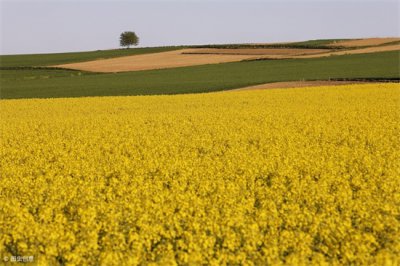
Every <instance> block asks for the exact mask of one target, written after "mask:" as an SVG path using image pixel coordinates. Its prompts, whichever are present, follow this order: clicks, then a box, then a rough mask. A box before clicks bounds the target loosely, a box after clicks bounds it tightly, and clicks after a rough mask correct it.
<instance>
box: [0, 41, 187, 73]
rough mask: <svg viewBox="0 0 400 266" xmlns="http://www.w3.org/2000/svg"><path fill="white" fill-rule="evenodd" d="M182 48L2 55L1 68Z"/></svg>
mask: <svg viewBox="0 0 400 266" xmlns="http://www.w3.org/2000/svg"><path fill="white" fill-rule="evenodd" d="M182 48H184V47H180V46H171V47H150V48H133V49H114V50H99V51H90V52H76V53H56V54H28V55H2V56H0V69H1V68H3V69H4V68H12V67H27V66H51V65H60V64H68V63H76V62H83V61H89V60H96V59H105V58H114V57H121V56H127V55H139V54H149V53H159V52H167V51H172V50H177V49H182Z"/></svg>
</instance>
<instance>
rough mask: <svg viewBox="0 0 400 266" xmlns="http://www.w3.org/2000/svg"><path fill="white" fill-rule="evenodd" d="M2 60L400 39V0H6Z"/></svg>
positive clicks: (0, 46)
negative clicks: (133, 47)
mask: <svg viewBox="0 0 400 266" xmlns="http://www.w3.org/2000/svg"><path fill="white" fill-rule="evenodd" d="M0 3H1V5H0V8H1V9H0V12H1V13H0V15H1V24H0V29H1V39H0V53H1V54H23V53H54V52H72V51H88V50H101V49H114V48H119V35H120V34H121V32H123V31H135V32H136V34H137V35H138V36H139V38H140V45H139V47H146V46H166V45H185V44H217V43H262V42H283V41H301V40H309V39H331V38H362V37H398V36H400V4H399V1H397V0H380V1H379V0H349V1H344V0H314V1H312V0H279V1H278V0H275V1H271V0H265V1H262V0H258V1H256V0H250V1H245V0H236V1H226V0H206V1H204V0H202V1H200V0H189V1H179V0H175V1H173V0H150V1H149V0H148V1H135V0H132V1H128V0H125V1H121V0H120V1H111V0H103V1H97V0H79V1H78V0H74V1H66V0H53V1H50V0H47V1H38V0H24V1H23V0H0Z"/></svg>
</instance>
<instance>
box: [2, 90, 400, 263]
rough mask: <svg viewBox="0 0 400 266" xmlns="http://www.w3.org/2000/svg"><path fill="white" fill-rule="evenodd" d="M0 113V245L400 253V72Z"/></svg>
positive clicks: (25, 103)
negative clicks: (341, 82) (371, 80)
mask: <svg viewBox="0 0 400 266" xmlns="http://www.w3.org/2000/svg"><path fill="white" fill-rule="evenodd" d="M0 117H1V119H0V126H1V142H0V180H1V182H0V256H1V257H0V260H2V258H3V257H5V256H7V257H11V256H28V255H33V256H34V258H35V262H36V263H37V264H38V265H153V264H154V265H178V264H179V265H200V264H201V265H203V264H207V265H227V264H229V265H310V264H314V265H315V264H317V265H343V264H345V265H348V264H351V265H399V264H400V149H399V147H400V86H399V84H368V85H365V84H363V85H345V86H335V87H310V88H297V89H276V90H266V91H239V92H228V93H227V92H224V93H210V94H199V95H177V96H136V97H94V98H71V99H39V100H34V99H31V100H1V101H0ZM0 264H1V263H0Z"/></svg>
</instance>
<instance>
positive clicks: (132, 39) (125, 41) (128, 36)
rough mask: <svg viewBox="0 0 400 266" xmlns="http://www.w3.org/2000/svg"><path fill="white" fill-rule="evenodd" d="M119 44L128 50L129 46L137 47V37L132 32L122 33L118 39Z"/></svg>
mask: <svg viewBox="0 0 400 266" xmlns="http://www.w3.org/2000/svg"><path fill="white" fill-rule="evenodd" d="M119 44H120V46H126V47H128V48H129V46H131V45H138V44H139V37H138V36H137V35H136V33H134V32H133V31H124V32H123V33H121V36H120V37H119Z"/></svg>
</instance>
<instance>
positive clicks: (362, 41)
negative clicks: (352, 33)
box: [330, 38, 400, 47]
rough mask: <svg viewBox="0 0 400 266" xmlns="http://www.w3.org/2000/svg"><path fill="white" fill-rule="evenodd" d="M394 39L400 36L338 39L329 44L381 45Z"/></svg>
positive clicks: (349, 45)
mask: <svg viewBox="0 0 400 266" xmlns="http://www.w3.org/2000/svg"><path fill="white" fill-rule="evenodd" d="M395 41H400V38H368V39H360V40H350V41H339V42H336V43H334V44H332V45H330V46H342V47H362V46H374V45H382V44H385V43H390V42H395Z"/></svg>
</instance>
